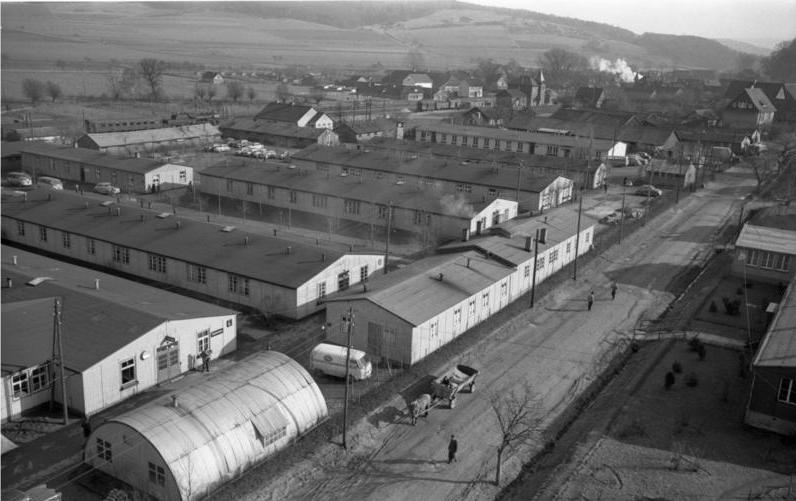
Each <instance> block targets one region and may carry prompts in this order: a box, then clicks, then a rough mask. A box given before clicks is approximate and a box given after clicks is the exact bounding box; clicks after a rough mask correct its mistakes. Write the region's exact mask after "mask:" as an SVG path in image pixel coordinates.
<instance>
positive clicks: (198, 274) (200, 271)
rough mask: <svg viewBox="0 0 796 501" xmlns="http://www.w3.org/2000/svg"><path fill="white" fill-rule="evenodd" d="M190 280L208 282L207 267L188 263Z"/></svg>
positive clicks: (199, 282) (200, 282) (201, 282)
mask: <svg viewBox="0 0 796 501" xmlns="http://www.w3.org/2000/svg"><path fill="white" fill-rule="evenodd" d="M188 281H189V282H196V283H198V284H206V283H207V268H205V267H204V266H199V265H198V264H189V265H188Z"/></svg>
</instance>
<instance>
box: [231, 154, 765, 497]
mask: <svg viewBox="0 0 796 501" xmlns="http://www.w3.org/2000/svg"><path fill="white" fill-rule="evenodd" d="M753 186H754V181H753V178H752V176H751V173H749V172H743V171H742V170H740V169H734V170H733V171H730V172H727V173H724V174H720V175H719V176H718V177H717V180H716V182H712V183H710V184H709V185H708V189H707V190H705V191H702V192H699V193H696V194H694V195H693V196H691V197H689V198H688V199H686V200H685V201H681V202H680V204H679V205H678V206H676V207H675V208H673V209H671V210H669V211H667V212H665V213H662V214H661V215H659V216H658V217H656V218H655V219H653V220H651V221H649V223H648V224H647V225H646V227H644V228H642V229H641V230H640V231H638V232H637V233H635V234H634V235H633V236H632V237H630V238H628V239H627V240H625V241H624V242H623V244H622V245H621V246H616V247H614V248H612V249H611V250H610V251H608V252H606V253H605V254H604V255H603V256H601V257H599V258H597V259H595V260H594V261H592V262H591V263H590V264H589V265H588V266H586V267H585V268H584V269H583V270H582V271H581V274H580V276H579V280H578V281H577V282H570V283H569V284H567V285H565V286H563V287H561V288H559V289H558V290H556V291H555V292H554V293H552V294H550V295H548V296H547V297H546V298H544V300H543V301H542V302H541V303H538V306H537V308H535V309H534V310H529V311H528V312H526V313H525V314H524V315H522V316H520V317H518V318H515V319H513V320H512V321H510V322H509V323H508V324H507V325H504V326H501V327H500V328H498V329H496V331H495V332H494V333H492V334H491V335H490V336H489V338H488V339H485V340H484V341H483V342H482V343H481V344H480V345H479V346H477V347H475V348H474V349H473V350H471V352H469V353H467V354H466V355H464V357H463V358H462V361H463V362H465V363H467V362H470V363H473V364H475V365H477V366H478V367H480V368H481V369H482V375H481V376H479V378H480V379H479V388H478V390H477V391H476V393H474V394H472V395H470V394H463V395H462V396H461V398H460V399H459V400H458V406H457V408H456V409H455V410H449V409H444V408H441V409H435V410H434V411H432V412H431V413H430V415H429V417H428V418H427V419H421V420H420V422H419V423H418V425H417V426H416V427H412V426H409V425H408V424H406V422H405V420H403V419H397V420H395V421H394V422H391V423H386V424H383V425H382V426H380V427H374V426H372V425H370V424H369V423H368V422H361V423H359V424H358V425H357V428H356V430H355V433H357V436H358V437H359V440H354V441H353V442H354V443H359V446H358V447H355V450H354V452H355V453H356V454H355V458H354V459H353V460H352V461H351V462H350V464H343V465H340V466H338V467H333V468H325V469H323V470H322V471H318V472H316V473H317V474H316V475H315V476H314V478H312V479H311V480H308V481H306V483H305V484H304V485H303V486H300V487H298V488H294V489H293V490H292V491H291V492H290V493H289V494H288V495H287V496H285V497H286V498H288V499H297V500H298V499H318V500H321V499H324V500H326V499H374V500H375V499H378V500H380V501H383V500H396V501H397V500H404V499H435V500H436V499H483V498H485V497H486V498H488V497H491V496H493V495H494V494H495V493H496V492H497V487H494V486H491V485H490V484H489V483H488V481H489V480H491V479H492V478H493V471H494V467H495V451H496V448H495V445H496V444H497V440H498V432H497V425H496V420H495V417H494V413H493V412H492V410H491V408H490V405H489V399H488V398H487V397H488V394H489V392H499V393H500V394H505V393H507V392H509V391H511V390H512V389H517V388H522V387H523V386H524V384H525V382H528V383H529V384H530V386H531V388H532V391H533V392H534V394H535V395H536V396H537V398H538V399H539V402H540V406H539V409H538V412H539V415H540V417H542V418H543V419H544V420H545V421H546V422H549V421H550V420H552V419H553V418H554V417H555V416H557V415H558V414H559V413H560V412H561V411H562V410H563V409H564V408H565V407H566V405H567V404H568V403H570V402H571V401H572V400H573V398H575V397H576V396H577V395H578V394H579V393H580V391H582V390H583V389H584V388H586V386H587V385H588V384H589V382H591V381H592V380H593V379H594V377H596V376H597V375H598V374H599V373H600V371H601V369H602V367H603V366H604V364H605V363H607V361H608V360H609V358H610V355H611V353H613V352H615V350H616V349H617V346H618V343H619V342H620V340H621V339H623V338H624V336H626V335H628V334H629V333H632V332H633V329H634V327H635V326H636V324H637V322H638V321H639V320H641V319H643V318H654V317H656V316H657V315H658V314H659V313H660V312H662V310H663V309H665V307H666V305H667V304H668V303H669V302H670V301H671V300H672V299H673V295H672V293H671V292H669V291H668V289H670V287H671V285H672V284H673V282H674V281H675V280H676V278H677V276H678V275H679V274H680V273H682V272H683V271H684V270H686V269H688V268H689V267H691V266H699V265H701V263H702V262H703V261H704V260H705V259H706V257H707V256H708V254H709V253H710V252H712V242H713V239H714V238H715V236H716V232H717V230H718V228H719V227H720V226H721V225H722V224H723V223H724V222H725V221H727V219H728V218H729V217H737V216H733V211H732V209H733V208H734V207H736V206H737V205H738V203H739V201H740V199H741V198H742V197H743V196H744V195H746V194H747V193H748V192H749V191H750V190H751V188H752V187H753ZM612 279H616V280H617V281H618V282H619V294H618V295H617V298H616V300H611V298H610V292H609V288H608V285H609V283H610V280H612ZM590 290H594V292H595V296H596V302H595V305H594V308H593V310H592V311H587V309H586V301H585V299H586V296H587V294H588V293H589V291H590ZM388 406H393V407H395V408H396V410H403V409H404V408H405V403H404V402H403V401H402V400H401V399H400V398H396V399H394V400H393V401H391V403H390V404H388ZM451 433H456V434H457V435H458V437H459V458H460V460H459V462H456V463H454V464H451V465H448V464H447V461H446V455H447V442H448V438H449V436H450V434H451ZM539 446H540V443H539V442H538V441H537V443H535V444H534V445H532V446H531V447H526V448H523V449H521V450H520V451H519V452H517V453H515V454H514V455H510V456H508V457H506V458H505V461H504V471H505V472H506V473H508V475H506V476H505V477H504V483H505V482H506V481H507V480H508V479H509V478H510V477H511V475H512V474H513V473H516V471H517V470H518V468H519V467H520V465H521V462H522V460H523V459H524V458H527V457H528V455H529V453H530V452H532V451H533V450H535V449H538V447H539ZM262 494H263V492H260V493H259V494H255V493H253V494H252V495H251V496H250V497H244V498H243V499H261V498H262Z"/></svg>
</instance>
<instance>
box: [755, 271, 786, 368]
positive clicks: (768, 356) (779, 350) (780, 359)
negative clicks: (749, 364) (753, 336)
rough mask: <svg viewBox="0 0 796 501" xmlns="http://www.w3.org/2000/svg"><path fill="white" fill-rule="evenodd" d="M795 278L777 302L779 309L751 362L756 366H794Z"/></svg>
mask: <svg viewBox="0 0 796 501" xmlns="http://www.w3.org/2000/svg"><path fill="white" fill-rule="evenodd" d="M794 333H796V280H794V281H792V282H791V284H790V287H788V290H787V291H786V292H785V295H784V296H783V297H782V300H781V301H780V303H779V309H778V310H777V314H776V315H775V316H774V319H773V320H772V321H771V325H770V326H769V327H768V331H767V333H766V337H765V339H763V343H762V344H761V345H760V349H759V350H758V351H757V355H756V356H755V360H754V362H753V364H754V365H755V366H757V367H789V368H796V335H795V334H794Z"/></svg>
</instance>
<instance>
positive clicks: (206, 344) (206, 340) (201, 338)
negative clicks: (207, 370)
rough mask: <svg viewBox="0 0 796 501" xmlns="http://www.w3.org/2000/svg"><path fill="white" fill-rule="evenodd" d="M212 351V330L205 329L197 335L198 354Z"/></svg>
mask: <svg viewBox="0 0 796 501" xmlns="http://www.w3.org/2000/svg"><path fill="white" fill-rule="evenodd" d="M209 349H210V329H205V330H203V331H202V332H200V333H198V334H197V335H196V353H202V352H203V351H206V350H209Z"/></svg>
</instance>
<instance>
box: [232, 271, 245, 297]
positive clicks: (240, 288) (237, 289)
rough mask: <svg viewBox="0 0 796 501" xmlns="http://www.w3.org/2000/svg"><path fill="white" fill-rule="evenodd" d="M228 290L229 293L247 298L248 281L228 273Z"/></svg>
mask: <svg viewBox="0 0 796 501" xmlns="http://www.w3.org/2000/svg"><path fill="white" fill-rule="evenodd" d="M228 289H229V292H234V293H235V294H240V295H241V296H248V295H249V279H248V278H246V277H241V276H239V275H233V274H232V273H230V274H229V276H228Z"/></svg>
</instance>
